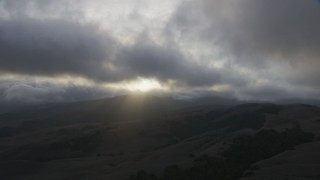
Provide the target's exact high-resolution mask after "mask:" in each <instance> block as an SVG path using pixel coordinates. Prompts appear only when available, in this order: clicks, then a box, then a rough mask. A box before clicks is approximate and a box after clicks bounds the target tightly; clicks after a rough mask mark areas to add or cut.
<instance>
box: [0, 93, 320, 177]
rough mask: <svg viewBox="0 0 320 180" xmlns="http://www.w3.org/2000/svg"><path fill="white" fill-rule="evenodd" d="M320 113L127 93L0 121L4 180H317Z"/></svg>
mask: <svg viewBox="0 0 320 180" xmlns="http://www.w3.org/2000/svg"><path fill="white" fill-rule="evenodd" d="M319 130H320V108H319V107H317V106H311V105H305V104H286V105H277V104H266V103H251V104H250V103H249V104H248V103H245V104H243V103H240V102H238V101H234V100H227V99H221V98H217V97H211V98H204V99H198V100H176V99H174V98H172V97H169V96H149V95H128V96H119V97H115V98H109V99H101V100H93V101H84V102H74V103H60V104H47V105H37V106H30V107H25V108H21V109H19V110H15V111H12V112H7V113H3V114H0V179H2V180H21V179H30V180H43V179H46V180H56V179H63V180H73V179H77V180H78V179H79V180H89V179H90V180H92V179H96V180H100V179H101V180H102V179H103V180H106V179H108V180H128V179H131V180H156V179H159V180H171V179H172V180H180V179H185V180H188V179H190V180H191V179H192V180H202V179H204V180H206V179H220V180H223V179H230V180H232V179H242V180H254V179H279V180H284V179H290V180H291V179H293V180H300V179H301V180H302V179H320V172H318V169H320V141H319V135H320V131H319Z"/></svg>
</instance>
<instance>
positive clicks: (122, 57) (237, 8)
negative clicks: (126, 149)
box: [0, 0, 320, 101]
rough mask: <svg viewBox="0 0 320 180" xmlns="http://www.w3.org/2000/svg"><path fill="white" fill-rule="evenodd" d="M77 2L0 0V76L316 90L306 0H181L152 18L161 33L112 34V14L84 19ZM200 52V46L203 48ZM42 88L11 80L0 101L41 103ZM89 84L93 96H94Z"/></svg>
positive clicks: (315, 47)
mask: <svg viewBox="0 0 320 180" xmlns="http://www.w3.org/2000/svg"><path fill="white" fill-rule="evenodd" d="M93 1H94V2H95V1H97V2H98V0H93ZM77 2H78V3H76V4H75V1H71V0H59V1H52V0H45V1H41V0H28V1H22V0H0V27H1V28H0V73H1V75H6V74H19V75H27V76H34V77H42V76H44V77H61V76H63V75H69V76H73V77H78V76H80V77H83V78H85V79H87V80H90V81H93V82H94V83H93V84H95V83H96V84H95V85H97V84H100V83H102V84H103V83H117V82H124V81H131V80H135V79H137V78H152V79H156V80H158V81H160V83H162V84H164V85H165V86H169V87H170V88H171V89H179V90H185V91H188V92H190V91H192V90H193V89H197V88H198V89H199V88H200V89H201V88H202V90H203V92H208V91H210V88H212V87H216V88H217V87H221V86H223V87H224V88H222V89H219V88H218V90H216V91H214V92H213V93H217V92H219V93H221V94H228V96H236V97H239V98H247V99H259V98H260V99H278V98H281V97H287V96H304V97H305V96H306V97H314V98H316V97H315V94H317V92H319V88H320V81H319V78H318V77H320V73H319V71H318V70H319V68H320V36H319V35H318V34H319V32H320V4H319V2H318V1H316V0H281V1H278V0H241V1H240V0H200V1H192V0H188V1H182V3H181V4H180V5H179V6H178V7H176V10H175V12H174V13H173V14H172V16H171V17H170V18H169V20H168V22H167V23H166V25H165V26H164V27H162V26H157V23H155V25H154V27H155V28H154V29H156V28H158V29H157V31H159V32H162V34H157V35H154V34H155V32H153V31H152V30H148V28H147V27H139V28H136V27H135V28H132V29H144V30H143V32H136V34H135V35H129V34H121V36H120V37H119V35H116V33H115V32H117V31H116V30H114V31H112V30H113V29H117V26H119V27H120V24H121V22H120V19H119V24H116V23H114V24H105V23H108V21H106V20H105V19H99V20H96V21H89V20H88V19H85V18H84V17H87V16H86V15H85V11H84V9H83V8H90V7H86V6H84V5H83V4H86V3H84V2H89V1H85V0H81V1H77ZM101 2H102V1H101ZM101 2H100V1H99V3H101ZM140 5H141V6H142V5H143V3H142V4H140ZM108 10H110V11H111V9H107V11H108ZM132 11H133V12H136V13H137V14H143V13H141V12H138V11H139V10H138V9H133V10H132ZM96 13H105V12H104V11H101V12H96ZM128 14H130V13H128ZM41 15H43V17H42V16H41ZM93 15H94V13H93ZM131 15H132V14H131ZM154 16H155V15H154ZM119 18H120V17H119ZM128 19H130V17H128ZM130 20H131V21H132V22H131V23H130V25H132V24H133V25H134V24H135V25H136V26H144V25H143V23H141V22H139V21H140V18H137V19H132V17H131V19H130ZM156 20H157V18H155V22H157V21H156ZM109 23H110V22H109ZM130 25H129V24H128V27H127V28H128V29H130ZM122 26H123V24H122V25H121V27H122ZM105 27H109V29H106V28H105ZM110 27H111V28H110ZM109 30H110V31H109ZM117 30H118V29H117ZM111 31H112V32H111ZM148 33H150V34H153V37H149V36H148V35H146V34H148ZM127 36H128V37H127ZM137 37H138V38H137ZM121 39H122V40H123V39H129V40H128V42H129V43H128V42H126V41H121ZM190 47H193V48H190ZM204 51H206V52H209V53H207V54H206V55H203V54H202V53H203V52H204ZM210 53H211V54H210ZM195 56H196V58H195ZM200 57H201V58H200ZM199 59H200V60H199ZM212 64H214V65H212ZM52 86H53V85H52V84H47V86H46V85H44V86H41V88H39V86H34V85H30V84H29V83H25V84H24V83H15V84H14V85H10V87H6V88H5V89H6V90H2V91H1V92H2V97H3V99H7V100H16V99H19V98H21V99H23V97H24V96H23V94H25V95H27V96H28V97H30V98H31V99H29V100H30V101H39V99H42V100H43V99H44V100H47V101H50V100H48V99H46V97H47V96H48V97H49V96H51V95H50V93H48V92H47V91H46V90H44V89H46V87H51V88H52ZM57 86H61V89H68V90H67V91H68V92H69V93H66V94H68V96H70V97H72V94H74V95H76V94H78V89H79V91H81V92H82V90H81V89H83V88H82V87H80V86H77V85H75V86H68V88H66V87H63V86H62V85H57ZM92 88H93V89H94V88H95V87H94V86H93V87H92ZM96 88H97V91H94V90H92V92H95V93H93V94H97V95H100V90H101V89H100V87H96ZM206 88H207V89H206ZM49 89H50V88H49ZM53 89H55V88H53ZM57 89H59V88H57ZM106 91H107V90H106ZM64 92H65V91H56V94H59V93H61V94H63V93H64ZM198 92H199V91H197V92H196V94H198ZM80 94H81V93H80ZM191 94H192V93H191ZM85 96H86V97H93V96H91V95H88V94H86V95H85ZM40 97H41V98H40ZM51 97H55V96H51ZM61 98H62V99H68V98H67V95H63V96H61ZM75 99H76V98H75Z"/></svg>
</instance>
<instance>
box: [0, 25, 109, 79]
mask: <svg viewBox="0 0 320 180" xmlns="http://www.w3.org/2000/svg"><path fill="white" fill-rule="evenodd" d="M0 26H1V29H0V71H2V72H10V73H19V74H34V75H61V74H72V75H83V76H86V77H89V78H92V79H106V78H107V76H106V74H107V69H104V66H103V65H104V63H105V61H107V60H108V58H109V57H110V55H111V53H112V51H111V49H112V48H113V46H114V45H115V42H114V41H113V40H112V39H111V38H109V37H108V36H107V35H105V34H102V32H99V30H98V27H96V26H93V25H92V26H89V25H81V24H79V23H75V22H68V21H63V20H34V19H10V20H0Z"/></svg>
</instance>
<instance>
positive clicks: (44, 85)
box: [0, 80, 116, 104]
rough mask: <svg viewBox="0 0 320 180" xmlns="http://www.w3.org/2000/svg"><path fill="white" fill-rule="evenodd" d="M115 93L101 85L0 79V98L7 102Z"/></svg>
mask: <svg viewBox="0 0 320 180" xmlns="http://www.w3.org/2000/svg"><path fill="white" fill-rule="evenodd" d="M115 93H116V92H113V91H110V90H106V89H104V88H102V87H98V86H93V87H92V86H84V85H77V84H74V83H71V82H69V83H67V84H59V83H54V82H49V81H47V82H46V81H44V82H37V81H34V80H13V81H12V80H10V81H5V80H1V81H0V94H1V96H0V100H1V102H5V103H8V104H14V103H20V104H21V103H22V104H30V103H31V104H34V103H47V102H72V101H79V100H88V99H97V98H103V97H106V96H112V95H115Z"/></svg>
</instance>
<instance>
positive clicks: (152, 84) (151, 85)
mask: <svg viewBox="0 0 320 180" xmlns="http://www.w3.org/2000/svg"><path fill="white" fill-rule="evenodd" d="M126 86H127V89H128V90H129V91H138V92H150V91H153V90H163V89H164V87H163V86H162V85H161V84H160V83H159V82H158V81H157V80H154V79H144V78H139V79H138V80H136V81H132V82H129V83H128V84H127V85H126Z"/></svg>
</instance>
